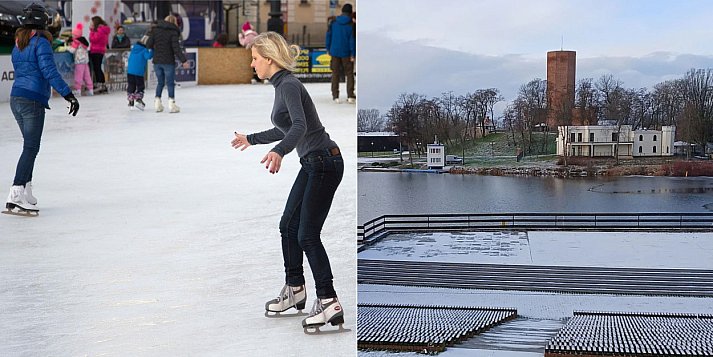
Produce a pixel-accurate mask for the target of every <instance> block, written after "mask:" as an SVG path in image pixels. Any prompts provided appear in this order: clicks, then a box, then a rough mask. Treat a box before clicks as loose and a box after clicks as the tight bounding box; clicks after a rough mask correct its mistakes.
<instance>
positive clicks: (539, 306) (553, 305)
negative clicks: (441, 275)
mask: <svg viewBox="0 0 713 357" xmlns="http://www.w3.org/2000/svg"><path fill="white" fill-rule="evenodd" d="M357 289H358V290H359V303H364V304H377V303H391V304H417V305H436V304H437V305H452V306H487V307H507V308H516V309H517V314H518V316H521V317H527V318H533V319H549V320H559V319H564V318H568V317H572V312H573V311H575V310H588V311H632V312H680V313H700V314H711V313H713V299H711V298H693V297H660V296H634V295H593V294H557V293H545V292H534V291H533V292H529V291H497V290H468V289H443V288H426V287H408V286H386V285H371V284H359V286H358V288H357Z"/></svg>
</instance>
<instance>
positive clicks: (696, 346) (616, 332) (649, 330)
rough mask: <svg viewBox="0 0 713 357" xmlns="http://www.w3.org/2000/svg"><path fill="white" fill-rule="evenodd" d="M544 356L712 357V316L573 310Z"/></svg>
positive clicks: (547, 347)
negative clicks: (571, 315)
mask: <svg viewBox="0 0 713 357" xmlns="http://www.w3.org/2000/svg"><path fill="white" fill-rule="evenodd" d="M573 315H574V316H573V317H572V318H570V319H569V320H568V321H567V323H565V325H564V326H563V327H562V329H560V331H559V332H558V333H557V334H556V335H555V336H554V337H553V338H552V339H551V340H550V341H549V342H548V343H547V345H546V347H545V357H570V356H578V357H581V356H712V355H713V315H710V314H686V313H646V312H600V311H575V312H574V314H573Z"/></svg>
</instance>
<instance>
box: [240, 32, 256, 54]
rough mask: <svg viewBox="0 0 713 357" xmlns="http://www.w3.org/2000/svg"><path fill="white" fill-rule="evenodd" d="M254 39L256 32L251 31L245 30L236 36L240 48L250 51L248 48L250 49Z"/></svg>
mask: <svg viewBox="0 0 713 357" xmlns="http://www.w3.org/2000/svg"><path fill="white" fill-rule="evenodd" d="M255 37H257V32H255V31H253V30H247V31H244V32H241V33H240V34H238V41H239V42H240V45H241V46H243V47H245V48H247V49H250V47H252V45H253V41H254V40H255Z"/></svg>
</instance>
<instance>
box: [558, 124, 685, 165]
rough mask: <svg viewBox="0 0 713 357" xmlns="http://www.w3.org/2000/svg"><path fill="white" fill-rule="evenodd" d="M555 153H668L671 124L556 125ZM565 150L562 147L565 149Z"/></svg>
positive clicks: (607, 155) (674, 128) (656, 154)
mask: <svg viewBox="0 0 713 357" xmlns="http://www.w3.org/2000/svg"><path fill="white" fill-rule="evenodd" d="M557 131H558V135H557V155H560V156H564V155H565V152H566V153H567V156H587V157H613V156H614V155H615V153H617V154H618V155H619V157H644V156H672V155H673V139H674V137H675V136H676V127H675V126H664V127H662V128H661V130H632V128H631V125H622V126H621V128H620V129H619V130H618V129H617V126H616V125H570V126H560V127H558V128H557ZM565 150H566V151H565Z"/></svg>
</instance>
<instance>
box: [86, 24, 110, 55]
mask: <svg viewBox="0 0 713 357" xmlns="http://www.w3.org/2000/svg"><path fill="white" fill-rule="evenodd" d="M110 34H111V29H110V28H109V26H106V25H99V27H98V28H96V29H95V30H89V53H101V54H104V53H106V46H107V45H108V44H109V35H110Z"/></svg>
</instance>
